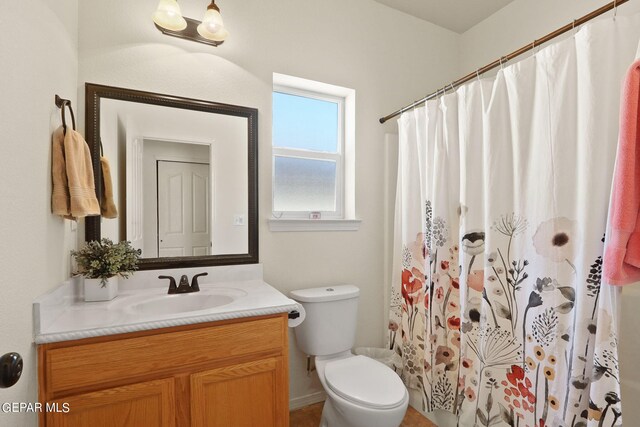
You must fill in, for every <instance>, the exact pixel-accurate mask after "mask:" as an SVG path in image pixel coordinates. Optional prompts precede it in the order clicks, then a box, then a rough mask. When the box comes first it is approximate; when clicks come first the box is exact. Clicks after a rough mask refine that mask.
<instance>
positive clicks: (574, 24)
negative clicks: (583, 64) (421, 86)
mask: <svg viewBox="0 0 640 427" xmlns="http://www.w3.org/2000/svg"><path fill="white" fill-rule="evenodd" d="M628 1H629V0H614V1H612V2H611V3H609V4H606V5H604V6H602V7H601V8H599V9H596V10H594V11H593V12H591V13H589V14H587V15H585V16H583V17H582V18H579V19H576V20H574V21H573V22H572V23H570V24H567V25H565V26H564V27H562V28H558V29H557V30H555V31H554V32H552V33H549V34H547V35H546V36H544V37H542V38H539V39H537V40H534V41H533V43H531V44H529V45H527V46H524V47H521V48H520V49H518V50H516V51H513V52H511V53H510V54H508V55H506V56H503V57H501V58H500V59H497V60H495V61H493V62H492V63H491V64H488V65H485V66H484V67H482V68H478V69H477V70H476V71H474V72H473V73H471V74H468V75H466V76H464V77H462V78H460V79H458V80H456V81H454V82H451V83H449V84H448V85H446V86H444V87H441V88H440V89H438V90H436V91H435V92H433V93H431V94H429V95H427V96H425V97H424V98H422V99H420V100H418V101H415V102H413V103H412V104H409V105H407V106H406V107H404V108H401V109H400V110H398V111H395V112H393V113H391V114H389V115H388V116H385V117H382V118H381V119H380V123H385V122H386V121H387V120H390V119H392V118H394V117H397V116H399V115H400V114H402V113H404V112H405V111H408V110H410V109H412V108H414V107H416V106H418V105H420V104H424V103H425V102H427V101H429V100H430V99H433V98H436V97H437V96H438V94H440V93H442V94H444V93H446V91H447V90H449V89H455V88H456V87H458V86H460V85H463V84H464V83H467V82H468V81H471V80H473V79H474V78H476V77H479V76H480V74H484V73H486V72H487V71H490V70H493V69H494V68H496V67H499V66H502V65H504V64H505V63H506V62H508V61H510V60H512V59H514V58H516V57H518V56H520V55H522V54H523V53H525V52H528V51H530V50H532V49H535V48H536V46H540V45H542V44H544V43H547V42H548V41H551V40H553V39H555V38H556V37H558V36H559V35H562V34H564V33H566V32H567V31H571V30H573V29H575V28H576V27H578V26H580V25H582V24H585V23H587V22H589V21H591V20H592V19H593V18H596V17H598V16H600V15H602V14H604V13H606V12H609V11H610V10H614V13H615V11H616V8H617V7H618V6H620V5H621V4H624V3H626V2H628ZM614 17H615V14H614Z"/></svg>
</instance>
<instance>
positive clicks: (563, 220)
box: [389, 16, 640, 427]
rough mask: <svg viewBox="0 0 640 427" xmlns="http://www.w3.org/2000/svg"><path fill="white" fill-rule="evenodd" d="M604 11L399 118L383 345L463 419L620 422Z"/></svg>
mask: <svg viewBox="0 0 640 427" xmlns="http://www.w3.org/2000/svg"><path fill="white" fill-rule="evenodd" d="M639 40H640V16H634V17H625V18H623V17H618V18H617V19H613V18H611V17H608V18H604V19H602V20H599V21H596V22H593V23H591V24H588V25H586V26H585V27H583V28H582V29H581V30H580V31H579V32H577V33H576V34H573V35H571V36H570V37H569V38H567V39H565V40H563V41H560V42H557V43H555V44H553V45H550V46H548V47H546V48H544V49H543V50H541V51H539V52H537V53H536V54H535V55H530V56H529V57H528V58H525V59H523V60H521V61H520V62H518V63H515V64H513V65H510V66H507V67H504V68H503V69H501V70H500V71H499V72H498V73H497V76H496V77H495V78H491V79H482V80H480V79H478V80H476V81H474V82H473V83H471V84H468V85H465V86H463V87H461V88H459V89H458V90H457V91H456V92H455V93H453V94H449V95H446V96H444V97H440V98H439V99H437V100H433V101H429V102H428V103H427V104H426V106H424V107H422V108H417V109H414V110H412V111H408V112H406V113H405V114H403V115H402V116H401V118H400V119H399V134H400V146H399V171H398V187H397V196H396V197H397V203H396V219H395V237H394V261H393V279H392V280H393V281H392V295H391V315H390V321H389V338H390V348H392V349H394V350H395V351H396V353H397V354H398V355H399V356H401V357H398V358H397V359H398V363H397V366H396V370H397V372H398V373H399V374H400V375H401V377H402V378H403V380H404V381H405V383H406V384H407V386H409V387H411V388H415V389H418V390H419V391H420V393H421V395H422V399H423V409H424V410H425V411H432V410H435V409H442V410H446V411H451V412H453V413H457V416H458V425H459V426H462V427H467V426H469V427H470V426H522V427H524V426H527V427H534V426H535V427H542V426H572V427H582V426H607V427H609V426H619V425H621V424H622V405H621V396H620V381H619V380H620V378H619V371H618V353H617V346H618V342H617V336H616V331H617V322H618V315H619V313H618V303H617V299H618V297H619V292H618V289H617V288H614V287H612V286H609V285H607V284H606V283H601V271H602V254H603V246H604V239H605V231H606V224H607V213H608V205H609V195H610V190H611V183H612V174H613V168H614V163H615V153H616V146H617V131H618V111H619V100H620V90H621V84H622V81H623V77H624V74H625V71H626V70H627V68H628V66H629V65H631V63H632V62H633V60H634V58H635V56H636V49H637V47H638V41H639Z"/></svg>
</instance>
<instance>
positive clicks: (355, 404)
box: [290, 285, 409, 427]
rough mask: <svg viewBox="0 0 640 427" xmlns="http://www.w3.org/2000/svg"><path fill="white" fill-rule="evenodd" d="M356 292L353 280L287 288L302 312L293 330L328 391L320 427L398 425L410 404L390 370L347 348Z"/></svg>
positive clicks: (353, 328)
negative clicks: (341, 283)
mask: <svg viewBox="0 0 640 427" xmlns="http://www.w3.org/2000/svg"><path fill="white" fill-rule="evenodd" d="M359 294H360V290H359V289H358V288H357V287H355V286H351V285H343V286H331V287H323V288H313V289H302V290H297V291H293V292H291V293H290V296H291V298H292V299H294V300H296V301H297V302H299V303H300V304H301V305H302V306H303V307H304V310H305V312H306V318H305V320H304V322H302V324H300V325H299V326H297V327H296V328H295V329H294V331H295V336H296V341H297V344H298V348H300V350H302V351H303V352H304V353H306V354H307V355H310V356H315V362H316V369H317V373H318V377H319V378H320V382H321V383H322V386H323V387H324V390H325V392H326V394H327V400H326V401H325V403H324V408H323V410H322V421H321V423H320V427H398V426H399V425H400V423H401V422H402V419H403V418H404V414H405V412H406V410H407V406H408V404H409V393H408V392H407V389H406V387H405V386H404V384H403V383H402V380H400V377H398V375H397V374H396V373H395V372H393V370H391V369H390V368H389V367H387V366H386V365H384V364H383V363H380V362H378V361H376V360H374V359H371V358H369V357H366V356H356V355H355V354H353V353H352V352H351V348H352V347H353V344H354V341H355V334H356V319H357V315H358V296H359Z"/></svg>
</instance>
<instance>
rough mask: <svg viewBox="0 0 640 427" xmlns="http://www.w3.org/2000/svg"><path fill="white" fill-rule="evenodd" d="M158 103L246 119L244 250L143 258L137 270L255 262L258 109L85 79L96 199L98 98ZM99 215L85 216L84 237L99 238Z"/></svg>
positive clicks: (99, 192)
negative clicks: (238, 252)
mask: <svg viewBox="0 0 640 427" xmlns="http://www.w3.org/2000/svg"><path fill="white" fill-rule="evenodd" d="M103 98H104V99H114V100H120V101H128V102H136V103H142V104H151V105H159V106H164V107H169V108H180V109H186V110H193V111H201V112H206V113H212V114H223V115H228V116H236V117H244V118H246V119H247V154H248V156H247V162H248V164H247V170H248V184H249V185H248V189H247V190H248V197H249V200H248V212H247V226H248V242H247V243H248V246H247V247H248V252H247V253H244V254H224V255H206V256H187V257H175V258H173V257H172V258H143V259H141V260H140V265H139V266H140V270H155V269H171V268H188V267H205V266H216V265H232V264H256V263H258V262H259V257H258V110H257V109H255V108H250V107H242V106H238V105H230V104H221V103H217V102H211V101H204V100H200V99H191V98H184V97H180V96H174V95H166V94H160V93H153V92H144V91H139V90H135V89H125V88H119V87H113V86H105V85H98V84H94V83H85V115H86V121H85V123H86V126H85V127H86V140H87V143H88V144H89V148H90V150H91V158H92V162H93V173H94V177H95V182H96V195H97V197H98V200H101V197H102V186H101V185H98V183H100V182H102V169H101V167H100V101H101V100H102V99H103ZM100 238H101V217H87V218H86V219H85V240H86V241H92V240H100Z"/></svg>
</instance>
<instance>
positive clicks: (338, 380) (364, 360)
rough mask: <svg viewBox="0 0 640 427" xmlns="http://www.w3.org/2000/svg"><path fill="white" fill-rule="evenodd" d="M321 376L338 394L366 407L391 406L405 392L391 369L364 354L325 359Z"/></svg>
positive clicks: (388, 407)
mask: <svg viewBox="0 0 640 427" xmlns="http://www.w3.org/2000/svg"><path fill="white" fill-rule="evenodd" d="M324 377H325V379H326V381H327V385H328V386H329V388H331V390H332V391H333V392H334V393H336V394H337V395H338V396H340V397H342V398H343V399H345V400H349V401H351V402H353V403H356V404H358V405H362V406H366V407H368V408H374V409H390V408H395V407H397V406H398V405H401V404H402V403H403V400H404V399H405V396H406V393H407V389H406V388H405V386H404V384H403V383H402V380H401V379H400V377H398V375H396V373H395V372H393V371H392V370H391V369H389V367H387V366H386V365H384V364H382V363H380V362H378V361H376V360H373V359H371V358H369V357H365V356H353V357H348V358H346V359H339V360H335V361H332V362H328V363H327V365H326V367H325V372H324Z"/></svg>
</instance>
